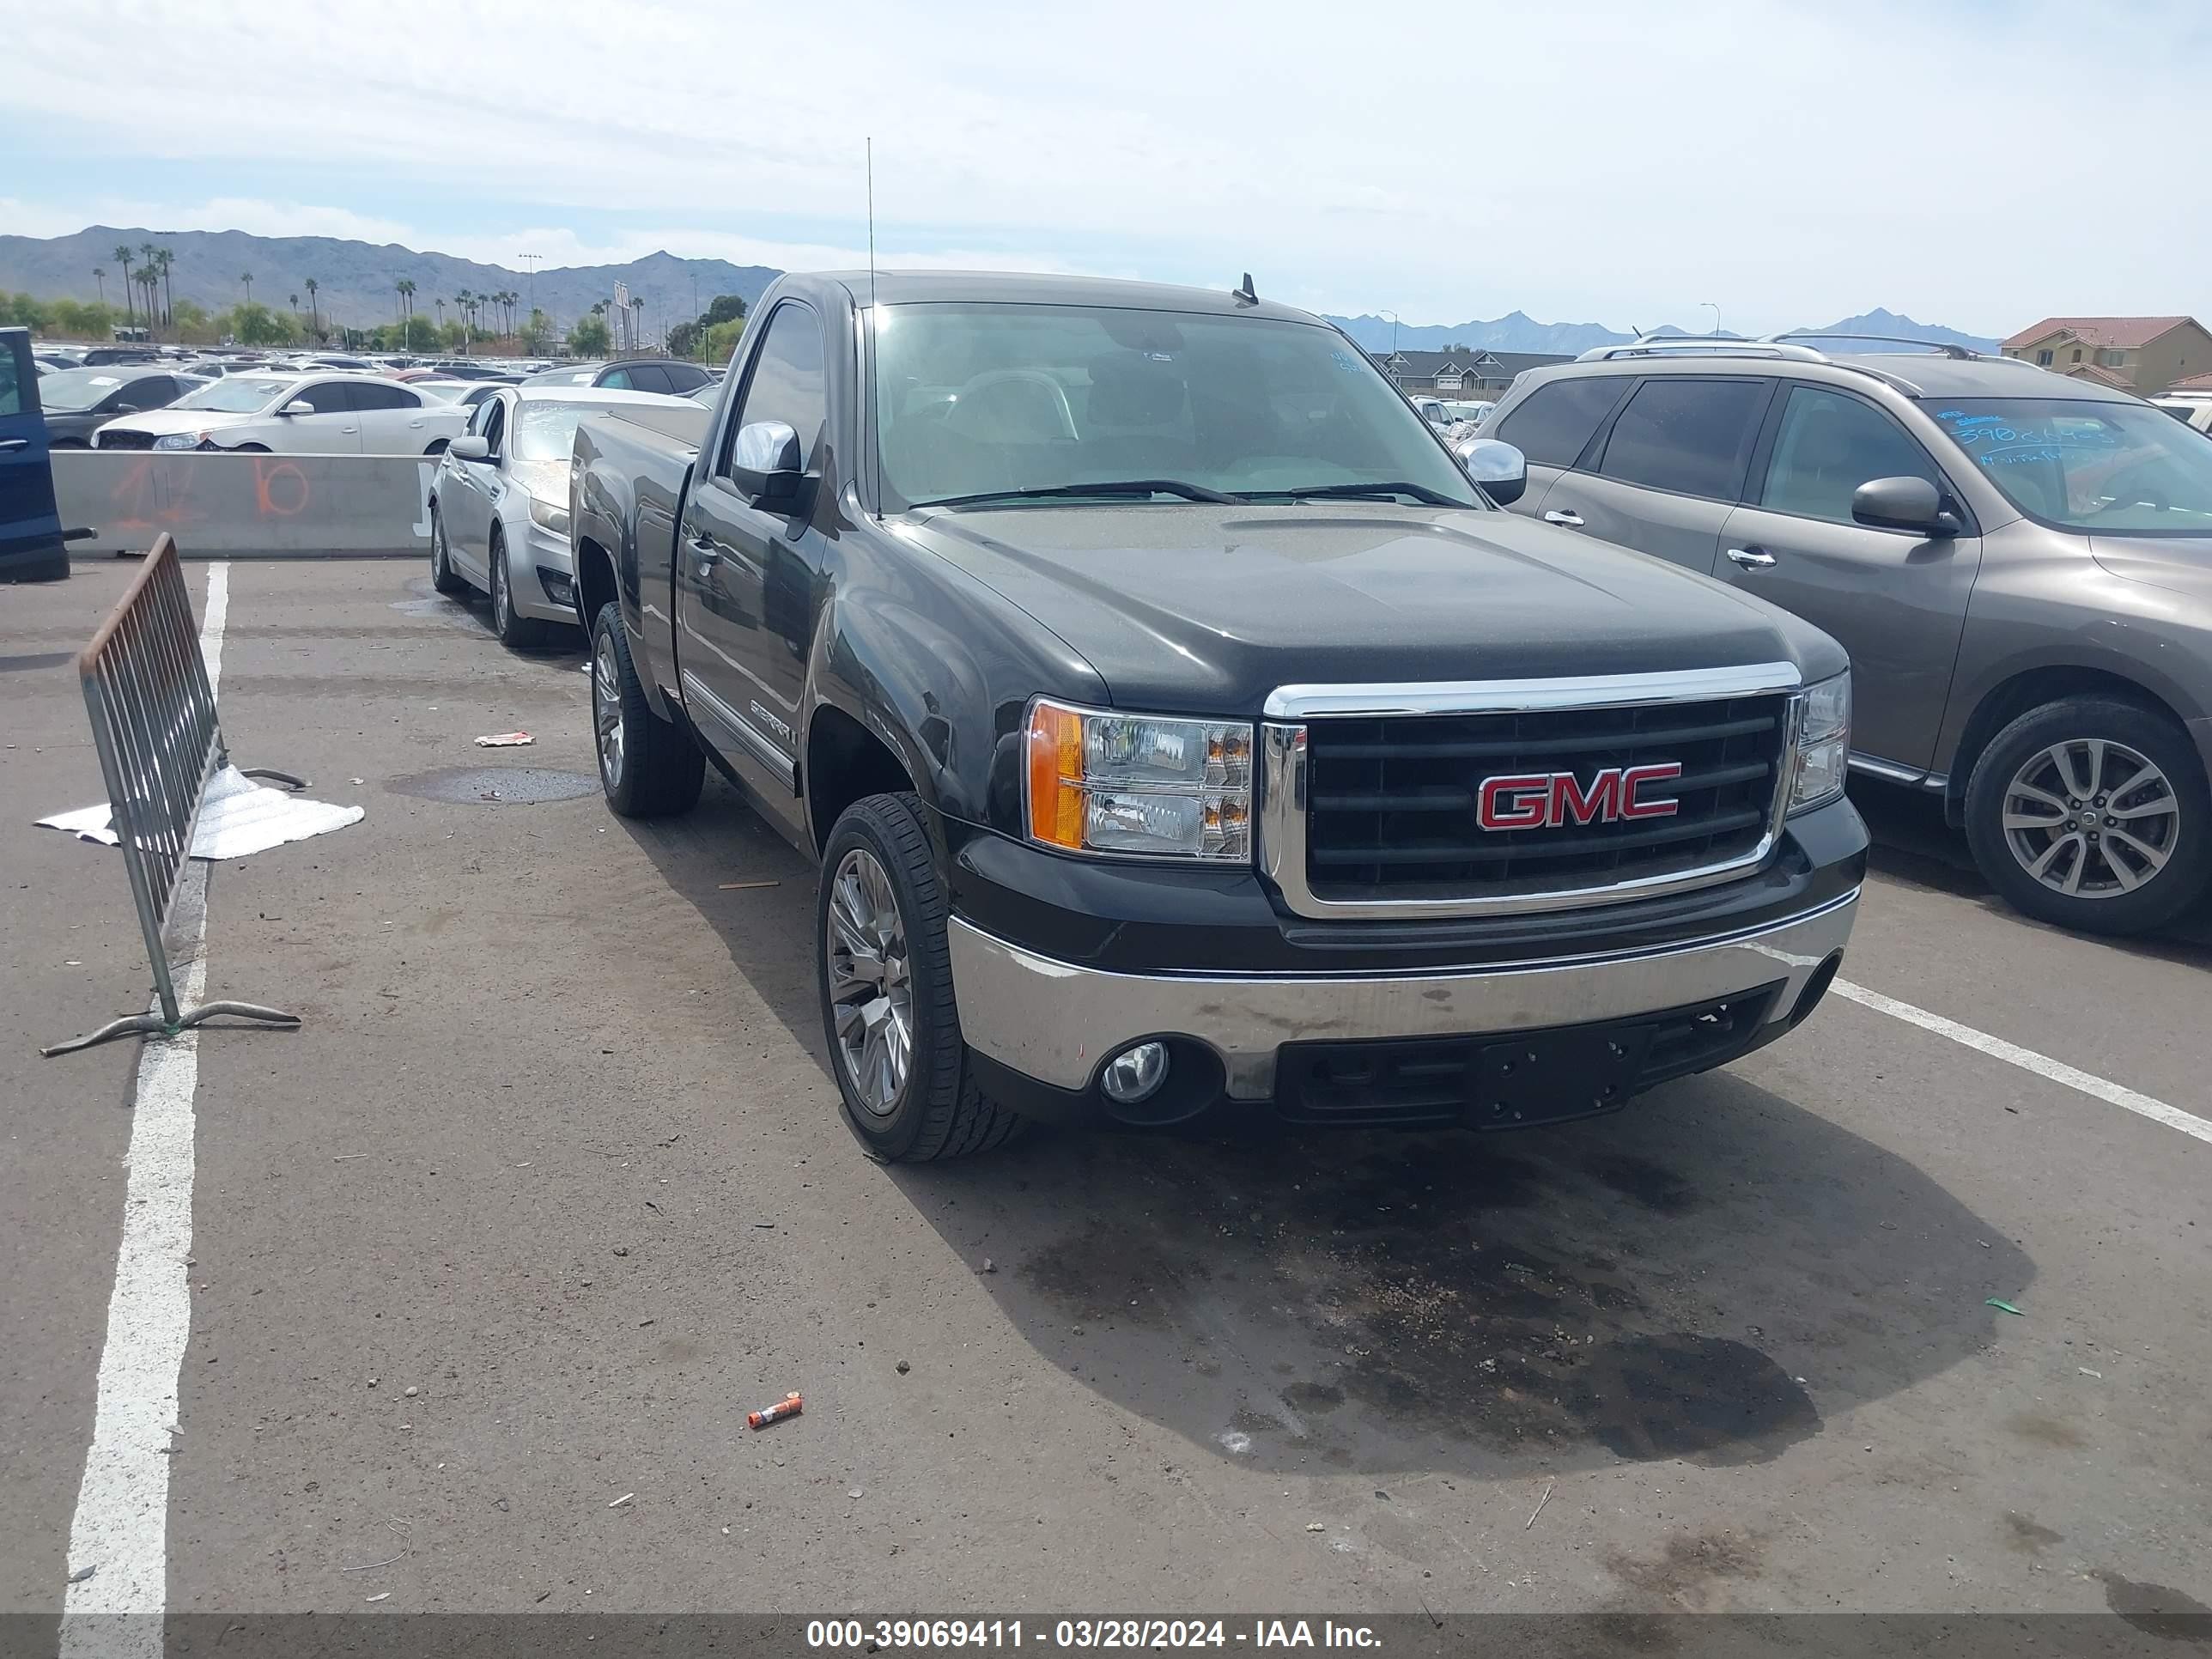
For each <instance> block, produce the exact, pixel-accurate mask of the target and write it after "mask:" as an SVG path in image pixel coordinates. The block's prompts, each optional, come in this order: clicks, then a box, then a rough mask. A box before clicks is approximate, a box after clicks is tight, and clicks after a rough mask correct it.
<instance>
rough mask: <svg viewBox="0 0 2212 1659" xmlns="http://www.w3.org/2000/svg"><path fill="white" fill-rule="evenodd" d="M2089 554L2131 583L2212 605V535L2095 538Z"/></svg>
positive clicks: (2090, 542)
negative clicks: (2156, 588) (2191, 597)
mask: <svg viewBox="0 0 2212 1659" xmlns="http://www.w3.org/2000/svg"><path fill="white" fill-rule="evenodd" d="M2089 552H2090V555H2091V556H2093V558H2094V559H2095V560H2096V561H2097V562H2098V563H2099V564H2100V565H2102V566H2103V567H2104V568H2106V570H2108V571H2110V572H2111V573H2112V574H2113V575H2115V576H2118V577H2122V578H2124V580H2128V581H2131V582H2147V583H2148V584H2149V585H2150V586H2153V587H2164V588H2169V589H2171V590H2172V591H2173V592H2177V593H2187V594H2190V595H2192V596H2194V597H2197V598H2202V599H2205V600H2207V601H2212V535H2207V536H2092V537H2091V538H2089Z"/></svg>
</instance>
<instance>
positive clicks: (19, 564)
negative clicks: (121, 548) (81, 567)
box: [0, 328, 69, 582]
mask: <svg viewBox="0 0 2212 1659" xmlns="http://www.w3.org/2000/svg"><path fill="white" fill-rule="evenodd" d="M68 574H69V550H68V548H67V547H66V545H65V544H64V543H63V540H62V521H61V519H60V517H59V516H58V513H56V511H55V507H54V472H53V466H52V463H51V462H50V461H49V460H48V459H47V454H46V416H45V415H44V414H43V413H42V412H41V411H40V407H39V370H38V365H37V364H36V362H33V359H32V356H31V331H30V330H28V329H27V328H0V581H15V582H21V581H50V580H53V579H55V578H57V577H63V576H67V575H68Z"/></svg>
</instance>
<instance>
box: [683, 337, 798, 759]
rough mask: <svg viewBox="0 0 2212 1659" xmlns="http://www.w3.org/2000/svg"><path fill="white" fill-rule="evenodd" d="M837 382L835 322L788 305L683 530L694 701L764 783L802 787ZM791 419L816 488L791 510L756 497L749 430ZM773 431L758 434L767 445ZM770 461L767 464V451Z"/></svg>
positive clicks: (728, 748)
mask: <svg viewBox="0 0 2212 1659" xmlns="http://www.w3.org/2000/svg"><path fill="white" fill-rule="evenodd" d="M828 417H829V386H828V380H827V378H826V376H825V374H824V373H823V339H822V320H821V319H820V317H819V316H817V314H816V313H815V311H814V309H813V307H811V306H808V305H806V304H805V303H804V302H802V301H798V300H786V301H783V302H782V303H781V304H780V305H779V306H777V307H776V308H775V313H773V314H772V315H771V316H770V317H769V319H768V325H767V328H766V329H765V331H763V336H762V338H761V343H760V344H759V346H758V347H757V349H755V351H754V352H753V356H752V362H751V364H750V367H749V368H747V369H746V370H745V379H744V385H743V386H741V387H740V388H739V391H738V401H737V403H736V404H734V405H733V407H732V414H731V417H730V419H729V420H728V421H726V422H724V424H723V425H722V427H721V428H720V429H719V430H718V431H717V432H716V433H715V434H714V446H715V447H714V452H713V453H708V454H702V455H701V456H700V458H699V463H698V469H697V471H698V476H697V477H696V481H695V482H694V483H693V484H692V486H691V494H690V497H689V499H688V500H687V501H686V502H685V504H684V522H683V524H681V525H680V526H678V529H677V550H676V624H677V651H678V665H679V669H680V672H681V678H682V680H683V689H684V703H685V706H686V707H687V708H690V710H691V711H692V713H693V714H694V715H695V717H703V718H704V719H705V720H708V721H710V722H712V724H713V725H714V726H717V727H720V733H719V735H720V738H722V739H723V741H722V742H721V743H720V745H719V746H720V747H721V749H722V750H723V754H724V757H725V758H726V759H728V760H730V761H731V762H732V763H734V764H737V765H738V766H739V767H740V769H742V770H745V771H747V772H749V773H750V774H751V775H752V777H753V780H754V781H755V782H756V783H757V784H758V785H759V786H761V787H768V786H769V785H770V784H773V785H774V786H775V787H777V788H780V789H781V790H782V791H784V792H785V793H792V792H793V791H795V789H796V787H797V776H798V764H799V692H800V689H801V687H802V686H803V684H804V683H805V678H806V659H807V650H808V645H809V641H810V636H811V633H812V630H813V611H814V605H813V595H814V592H815V578H816V574H817V572H818V571H819V570H820V569H821V568H822V566H823V537H822V535H821V532H819V531H818V530H817V529H816V528H815V521H816V520H817V518H818V517H819V516H820V515H821V514H822V513H825V512H834V511H835V503H834V502H831V501H825V500H823V499H822V497H823V492H825V491H827V490H829V489H832V488H833V487H834V486H833V485H832V484H831V483H829V481H828V480H827V478H826V477H825V473H826V471H827V465H826V452H825V437H826V429H827V425H828ZM770 424H775V425H780V426H782V427H786V428H789V429H790V431H791V433H792V434H793V435H795V436H796V439H797V443H798V453H799V461H800V465H801V467H802V469H803V470H804V471H805V473H806V474H807V475H808V485H807V487H806V488H805V489H802V490H801V491H800V493H799V496H798V497H797V499H796V501H793V502H790V503H787V504H785V505H782V506H775V505H772V504H767V503H764V502H763V501H756V499H755V498H754V496H753V495H752V494H751V492H750V490H749V489H746V488H744V486H743V484H742V483H740V481H739V479H738V477H736V476H733V475H734V474H738V473H742V472H743V471H744V465H743V462H742V461H741V460H740V459H739V449H740V446H739V444H738V437H739V435H740V434H742V433H744V431H745V429H746V428H749V427H752V428H757V427H763V426H766V425H770ZM758 436H759V435H756V441H757V438H758ZM756 459H757V458H756Z"/></svg>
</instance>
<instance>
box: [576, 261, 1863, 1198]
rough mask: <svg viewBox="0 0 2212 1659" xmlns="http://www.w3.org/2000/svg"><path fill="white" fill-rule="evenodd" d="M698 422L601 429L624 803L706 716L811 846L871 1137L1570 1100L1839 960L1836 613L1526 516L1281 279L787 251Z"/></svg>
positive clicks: (610, 418) (592, 598)
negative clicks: (823, 267) (1144, 275)
mask: <svg viewBox="0 0 2212 1659" xmlns="http://www.w3.org/2000/svg"><path fill="white" fill-rule="evenodd" d="M666 424H667V422H665V421H663V422H660V423H659V428H665V426H666ZM659 428H656V427H647V426H644V425H640V424H636V423H634V422H625V421H624V420H623V419H622V418H621V417H620V416H618V415H613V414H610V415H606V416H592V417H591V418H589V419H586V421H585V422H583V423H582V424H581V425H580V427H579V428H578V432H577V437H576V446H575V453H574V464H573V467H572V471H571V482H570V520H571V525H572V526H573V528H572V534H573V537H574V550H575V569H576V577H577V592H578V605H579V608H580V612H581V615H582V618H583V620H584V622H585V623H586V626H587V627H588V628H589V629H590V630H591V633H592V702H593V708H594V714H595V719H596V726H597V734H598V742H599V766H600V772H601V776H602V780H603V781H604V782H605V787H606V794H607V799H608V800H609V801H610V802H611V804H612V805H613V806H614V809H615V810H616V811H617V812H622V813H627V814H633V815H643V814H651V813H663V812H678V811H684V809H686V808H687V807H689V806H690V805H691V804H692V803H693V802H694V801H695V800H696V799H697V798H698V794H699V790H700V785H701V781H702V762H703V761H707V760H711V761H712V762H714V764H715V766H716V767H717V768H718V769H720V771H722V772H723V773H725V774H726V775H727V776H728V777H729V778H730V779H731V780H732V782H734V783H735V784H736V785H737V786H738V787H739V788H740V789H741V790H742V791H743V792H744V794H745V795H746V796H747V797H748V798H749V799H750V801H751V802H752V803H753V805H755V806H756V807H757V810H758V811H760V812H761V813H762V814H763V816H764V817H767V818H768V819H769V822H771V823H775V825H777V826H778V827H779V828H780V829H781V831H782V832H783V834H785V835H786V836H788V837H789V838H790V839H791V840H792V841H793V842H794V843H796V844H797V845H798V846H799V847H800V848H803V849H805V850H806V851H808V852H809V853H810V854H817V855H818V856H819V858H820V860H821V866H822V884H821V891H820V895H819V898H818V901H817V937H816V939H815V941H814V946H815V950H816V953H817V957H818V960H819V976H820V981H821V996H822V1012H823V1022H824V1024H825V1027H826V1029H827V1031H828V1034H829V1048H830V1050H831V1053H832V1054H833V1055H834V1056H835V1070H836V1079H837V1085H838V1088H839V1090H840V1091H841V1092H842V1095H843V1097H844V1103H845V1111H846V1115H847V1116H848V1119H849V1120H850V1121H851V1123H852V1126H853V1127H854V1130H855V1131H856V1132H857V1133H859V1135H860V1137H861V1139H863V1140H864V1141H865V1142H866V1144H867V1146H869V1147H870V1148H871V1149H872V1150H873V1151H874V1152H876V1153H877V1154H878V1155H879V1156H881V1157H884V1158H939V1157H944V1156H946V1155H950V1154H955V1153H962V1152H974V1151H977V1150H980V1149H981V1148H985V1147H988V1146H994V1145H995V1144H997V1143H998V1142H999V1141H1000V1140H1002V1139H1004V1138H1005V1137H1006V1135H1007V1134H1008V1133H1010V1132H1011V1131H1012V1128H1013V1127H1014V1126H1015V1125H1016V1124H1017V1123H1018V1121H1020V1120H1021V1119H1023V1118H1028V1117H1036V1118H1045V1119H1096V1118H1097V1117H1101V1116H1103V1117H1105V1118H1108V1119H1112V1120H1116V1121H1121V1122H1125V1123H1129V1124H1139V1125H1162V1124H1168V1123H1174V1122H1180V1121H1184V1120H1186V1119H1193V1118H1196V1117H1198V1116H1199V1115H1200V1114H1212V1119H1211V1120H1210V1121H1219V1120H1221V1119H1224V1118H1226V1117H1229V1116H1233V1115H1235V1114H1237V1113H1238V1112H1240V1111H1241V1112H1246V1113H1252V1114H1257V1115H1266V1116H1271V1117H1273V1118H1276V1119H1279V1120H1284V1121H1291V1122H1299V1123H1342V1124H1399V1125H1424V1126H1432V1125H1440V1124H1459V1125H1464V1126H1466V1127H1473V1128H1502V1127H1516V1126H1526V1125H1530V1124H1535V1123H1543V1122H1554V1121H1560V1120H1563V1119H1566V1118H1571V1117H1577V1116H1583V1115H1589V1114H1591V1113H1595V1112H1601V1111H1606V1110H1609V1109H1614V1108H1617V1107H1619V1106H1620V1105H1621V1104H1623V1103H1625V1102H1626V1100H1627V1099H1628V1098H1629V1097H1631V1096H1632V1095H1634V1094H1636V1093H1637V1092H1638V1091H1640V1090H1643V1089H1646V1088H1649V1087H1650V1085H1653V1084H1655V1083H1657V1082H1659V1081H1661V1080H1662V1079H1667V1078H1671V1077H1676V1076H1680V1075H1681V1074H1683V1073H1689V1072H1697V1071H1703V1070H1705V1069H1708V1068H1710V1067H1712V1066H1720V1065H1723V1064H1725V1063H1727V1062H1728V1061H1729V1060H1734V1059H1735V1058H1737V1057H1738V1056H1739V1055H1741V1054H1745V1053H1747V1052H1748V1051H1749V1050H1751V1049H1753V1048H1757V1047H1758V1046H1759V1045H1760V1044H1761V1043H1763V1042H1769V1041H1771V1040H1772V1039H1773V1038H1775V1037H1777V1036H1781V1035H1782V1034H1783V1033H1784V1032H1786V1031H1788V1030H1790V1029H1791V1028H1792V1027H1793V1026H1795V1025H1796V1024H1797V1023H1798V1022H1800V1021H1801V1020H1802V1019H1803V1018H1805V1017H1806V1015H1807V1014H1808V1012H1810V1011H1811V1010H1812V1008H1813V1006H1814V1004H1815V1003H1817V1002H1818V1001H1819V1000H1820V996H1821V994H1822V993H1823V992H1824V991H1826V988H1827V986H1828V983H1829V981H1831V980H1832V978H1833V976H1834V974H1835V972H1836V969H1837V967H1838V964H1839V963H1840V962H1841V960H1842V956H1843V948H1844V941H1845V939H1847V938H1848V936H1849V934H1850V927H1851V920H1852V915H1853V912H1854V907H1855V904H1856V901H1857V896H1858V890H1859V884H1860V879H1861V877H1862V874H1863V869H1864V863H1865V851H1866V837H1865V831H1864V829H1863V826H1862V824H1861V823H1860V822H1859V819H1858V817H1857V814H1856V813H1855V812H1854V811H1852V809H1851V807H1850V805H1849V804H1848V803H1847V802H1846V801H1845V800H1844V794H1843V785H1844V757H1845V754H1846V752H1847V750H1848V747H1849V740H1848V737H1847V732H1846V728H1847V725H1848V721H1849V718H1850V678H1849V672H1848V665H1847V663H1846V661H1845V659H1844V653H1843V651H1842V650H1841V648H1840V647H1838V646H1837V645H1836V643H1835V642H1834V641H1832V640H1831V639H1829V638H1828V637H1827V636H1826V635H1824V634H1822V633H1820V631H1818V630H1817V629H1814V628H1812V627H1810V626H1808V624H1806V623H1802V622H1800V621H1798V620H1797V619H1796V618H1795V617H1790V616H1789V615H1787V614H1785V613H1784V612H1783V611H1779V610H1777V609H1775V608H1773V607H1771V606H1770V605H1765V604H1764V603H1762V602H1760V601H1759V600H1757V599H1752V598H1749V597H1747V596H1745V595H1743V594H1741V593H1739V592H1735V591H1734V590H1732V589H1730V588H1729V587H1727V586H1723V585H1722V584H1720V583H1717V582H1713V581H1709V580H1705V578H1703V577H1701V576H1696V575H1692V574H1687V573H1686V572H1684V571H1682V570H1680V569H1679V568H1674V567H1672V566H1669V565H1667V564H1664V563H1662V562H1659V561H1656V560H1653V559H1649V558H1645V557H1644V556H1641V555H1639V554H1635V553H1631V552H1626V551H1623V550H1615V549H1612V548H1609V547H1607V546H1604V545H1601V544H1592V543H1590V542H1589V541H1587V540H1584V539H1582V538H1577V537H1576V536H1574V535H1572V534H1571V533H1570V532H1565V531H1562V530H1558V529H1554V528H1553V527H1552V526H1547V525H1544V524H1541V523H1533V522H1530V521H1529V520H1525V519H1522V518H1519V517H1516V516H1514V515H1511V514H1508V513H1504V512H1501V511H1499V510H1498V507H1497V505H1496V503H1498V502H1499V501H1510V500H1512V499H1513V498H1514V497H1515V496H1516V495H1517V494H1518V492H1519V490H1520V488H1521V486H1522V482H1523V481H1524V478H1525V468H1524V466H1523V465H1522V461H1521V458H1520V456H1519V454H1518V453H1516V452H1515V451H1513V450H1511V449H1509V448H1507V447H1505V446H1504V445H1500V444H1496V443H1487V444H1486V443H1483V442H1481V441H1476V442H1474V443H1473V444H1470V445H1468V446H1466V447H1465V450H1464V453H1460V454H1455V453H1454V452H1453V451H1452V450H1450V449H1449V448H1447V447H1446V446H1445V444H1444V442H1443V441H1442V440H1441V439H1440V438H1439V437H1438V436H1437V435H1436V434H1435V433H1434V432H1433V431H1432V430H1431V428H1430V427H1429V426H1428V424H1427V423H1426V422H1424V421H1423V420H1422V419H1421V417H1420V416H1419V415H1417V414H1416V413H1414V411H1413V409H1412V407H1411V406H1410V405H1409V404H1407V401H1406V400H1405V398H1403V396H1401V394H1400V392H1398V390H1397V389H1396V388H1395V386H1392V385H1391V383H1390V382H1389V380H1387V379H1386V378H1385V377H1384V376H1383V374H1382V373H1381V372H1380V371H1379V370H1378V369H1377V368H1376V366H1375V365H1374V363H1373V362H1370V360H1369V358H1368V357H1367V356H1366V355H1365V354H1364V352H1362V351H1361V350H1359V349H1358V348H1357V347H1356V346H1354V345H1353V344H1352V343H1351V342H1350V341H1348V340H1347V339H1346V337H1344V336H1343V335H1341V334H1340V333H1339V332H1337V331H1335V330H1334V329H1333V328H1330V327H1329V326H1328V325H1325V324H1323V323H1322V322H1320V321H1318V320H1317V319H1315V318H1313V317H1310V316H1309V315H1307V314H1305V313H1302V312H1298V311H1294V310H1291V309H1289V308H1287V307H1282V306H1279V305H1273V304H1269V303H1266V302H1263V301H1259V300H1257V299H1255V297H1254V296H1253V295H1252V293H1251V292H1250V289H1249V283H1248V285H1247V287H1246V288H1245V289H1239V290H1237V291H1235V292H1231V293H1220V294H1214V293H1206V292H1200V291H1195V290H1191V289H1169V288H1158V287H1152V286H1146V285H1139V284H1133V283H1109V282H1103V281H1091V280H1079V279H1067V278H1060V277H1039V276H992V275H976V274H958V275H955V274H933V275H920V274H899V275H891V274H888V273H887V274H884V275H883V276H881V277H880V278H872V277H871V276H868V275H867V274H866V273H860V274H845V275H817V276H786V277H784V278H782V279H781V281H779V282H778V283H776V284H775V287H774V288H772V289H770V290H769V292H768V294H767V295H764V296H763V299H762V301H761V302H760V305H759V307H758V308H757V311H756V313H755V314H754V317H753V319H752V322H751V324H750V326H749V327H748V329H747V330H746V332H745V335H744V339H743V340H742V341H741V342H740V343H739V345H738V349H737V352H736V355H735V356H734V358H733V360H732V363H731V366H730V373H729V377H728V379H727V380H726V382H725V386H724V390H723V392H722V396H721V400H720V407H719V408H718V409H716V410H712V411H709V410H705V409H702V410H701V411H700V414H699V420H698V431H697V433H696V442H695V443H685V442H683V441H679V440H678V439H676V438H671V436H670V435H668V433H667V432H666V431H665V430H663V429H659ZM1478 479H1480V480H1482V481H1483V482H1482V483H1478V482H1477V480H1478Z"/></svg>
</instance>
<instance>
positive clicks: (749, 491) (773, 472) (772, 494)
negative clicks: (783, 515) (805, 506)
mask: <svg viewBox="0 0 2212 1659" xmlns="http://www.w3.org/2000/svg"><path fill="white" fill-rule="evenodd" d="M805 465H806V460H805V456H803V455H801V454H800V453H799V434H798V433H796V432H794V431H793V430H792V428H790V427H789V426H787V424H785V423H784V422H781V421H754V422H750V424H748V425H745V426H742V427H739V428H738V441H737V444H736V447H734V448H732V451H731V452H730V482H731V483H733V484H735V485H737V487H738V489H740V490H742V491H743V492H744V495H745V497H746V499H747V500H749V501H751V502H752V504H753V505H754V506H755V507H766V508H767V509H769V511H770V512H783V511H787V510H788V509H789V508H790V507H791V506H792V505H793V503H794V502H795V501H798V499H799V490H800V488H801V486H802V485H803V484H804V483H805V477H806V475H805V472H804V471H802V469H803V468H804V467H805Z"/></svg>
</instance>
